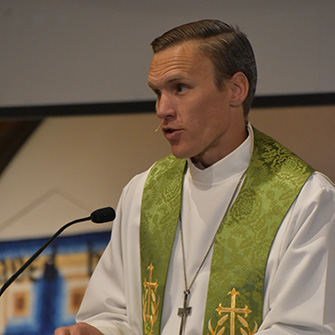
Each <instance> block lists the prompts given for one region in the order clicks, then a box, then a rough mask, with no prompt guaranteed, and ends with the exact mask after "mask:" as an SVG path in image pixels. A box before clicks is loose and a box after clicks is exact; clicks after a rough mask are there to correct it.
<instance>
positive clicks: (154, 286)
mask: <svg viewBox="0 0 335 335" xmlns="http://www.w3.org/2000/svg"><path fill="white" fill-rule="evenodd" d="M147 269H148V270H149V280H148V281H145V280H144V283H143V286H144V288H145V289H146V291H147V292H146V295H147V297H148V299H147V301H146V307H145V310H146V312H147V313H146V315H147V317H149V316H150V305H151V304H150V299H151V298H152V297H153V295H152V293H151V290H152V289H153V291H154V292H156V289H157V287H158V283H157V280H156V281H155V282H154V283H153V282H151V280H152V271H153V269H154V267H153V265H152V263H150V265H149V266H148V268H147Z"/></svg>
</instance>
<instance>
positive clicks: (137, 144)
mask: <svg viewBox="0 0 335 335" xmlns="http://www.w3.org/2000/svg"><path fill="white" fill-rule="evenodd" d="M250 120H251V122H252V123H253V124H254V125H255V126H256V127H257V128H259V129H260V130H262V131H264V132H266V133H268V134H269V135H271V136H272V137H274V138H276V139H278V140H279V141H280V142H282V143H283V144H285V145H286V146H287V147H289V148H290V149H291V150H293V151H294V152H295V153H296V154H298V155H299V156H301V157H302V158H304V159H305V160H306V161H308V162H309V163H310V164H311V165H313V166H314V167H315V168H316V169H318V170H320V171H322V172H325V173H326V174H328V176H329V177H331V178H332V179H333V180H335V150H334V143H335V132H334V131H333V124H335V106H330V107H309V108H305V107H304V108H275V109H255V110H253V111H252V112H251V115H250ZM157 124H158V120H157V119H156V117H155V115H154V114H153V113H147V114H140V115H123V116H122V115H114V116H96V117H93V116H86V117H60V118H49V119H47V120H45V121H44V122H43V123H42V125H41V126H40V127H39V128H38V129H37V131H36V132H35V133H34V134H33V135H32V136H31V137H30V139H29V141H28V142H27V143H26V145H25V146H24V148H23V149H22V150H21V151H20V152H19V153H18V154H17V156H16V157H15V159H14V160H13V161H12V163H11V164H10V166H9V167H8V168H7V169H6V170H5V173H4V174H3V175H2V176H1V178H0V212H1V218H0V238H1V239H2V240H4V239H12V238H14V239H15V238H25V237H36V236H45V235H50V234H52V233H53V232H55V231H56V230H57V229H58V227H59V226H61V225H62V224H65V223H66V222H68V221H71V220H73V219H75V218H77V217H83V216H87V215H89V214H90V213H91V211H93V210H94V209H96V208H99V207H103V206H107V205H111V206H113V207H116V205H117V202H118V199H119V196H120V193H121V191H122V188H123V186H124V185H125V184H126V183H127V182H128V181H129V180H130V178H132V177H133V176H134V175H135V174H136V173H140V172H141V171H144V170H146V169H147V168H148V167H149V166H150V165H151V164H152V163H153V162H154V161H155V160H157V159H158V158H160V157H162V156H165V155H167V154H168V153H169V152H170V150H169V146H168V144H167V143H166V141H165V139H164V138H163V136H162V134H161V133H155V131H154V130H155V128H156V127H157ZM97 229H103V230H105V229H109V226H108V225H100V226H95V225H92V224H90V223H87V224H84V223H82V224H80V225H77V226H76V227H72V228H70V229H69V231H68V233H74V232H84V231H88V230H97Z"/></svg>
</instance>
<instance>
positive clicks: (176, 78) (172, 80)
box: [148, 76, 185, 90]
mask: <svg viewBox="0 0 335 335" xmlns="http://www.w3.org/2000/svg"><path fill="white" fill-rule="evenodd" d="M184 79H185V78H184V77H182V76H178V77H172V78H171V79H168V80H167V81H166V82H164V83H166V84H172V83H174V82H175V81H180V80H184ZM148 86H149V87H150V88H151V89H153V90H155V89H157V87H156V85H155V84H154V83H152V82H150V81H149V80H148Z"/></svg>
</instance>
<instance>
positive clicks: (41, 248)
mask: <svg viewBox="0 0 335 335" xmlns="http://www.w3.org/2000/svg"><path fill="white" fill-rule="evenodd" d="M88 220H91V216H88V217H86V218H81V219H77V220H74V221H71V222H69V223H67V224H66V225H64V226H63V227H61V228H60V229H59V230H58V231H57V232H56V233H55V234H54V235H52V236H51V238H49V239H48V240H47V241H46V243H45V244H44V245H43V246H42V247H40V248H39V249H38V250H37V251H36V252H35V253H34V254H33V255H32V256H31V257H30V258H29V259H28V260H27V261H26V262H25V263H24V264H23V265H22V266H21V267H20V268H19V269H18V270H17V271H16V272H15V273H14V274H13V275H12V276H11V277H10V278H9V279H8V280H7V281H6V282H5V283H4V285H3V286H2V287H1V289H0V297H1V296H2V294H3V293H4V292H5V290H6V289H7V288H8V286H9V285H11V284H12V283H13V281H14V280H15V279H16V278H17V277H18V276H19V275H20V274H21V273H22V272H23V271H24V270H25V269H26V268H27V267H28V266H29V265H30V264H31V263H32V262H33V261H34V260H35V259H36V258H37V257H38V256H39V255H40V254H41V253H42V252H43V251H44V249H46V247H47V246H48V245H49V244H50V243H51V242H52V241H53V240H55V239H56V238H57V237H58V236H59V235H60V234H61V233H62V232H63V231H64V230H65V229H66V228H68V227H70V226H72V225H73V224H75V223H78V222H83V221H88Z"/></svg>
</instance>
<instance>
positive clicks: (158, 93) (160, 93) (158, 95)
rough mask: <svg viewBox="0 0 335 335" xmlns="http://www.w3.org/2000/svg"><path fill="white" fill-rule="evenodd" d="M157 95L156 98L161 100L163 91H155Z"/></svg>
mask: <svg viewBox="0 0 335 335" xmlns="http://www.w3.org/2000/svg"><path fill="white" fill-rule="evenodd" d="M155 94H156V96H157V98H159V97H160V96H161V95H162V92H161V90H158V89H157V90H155Z"/></svg>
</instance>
